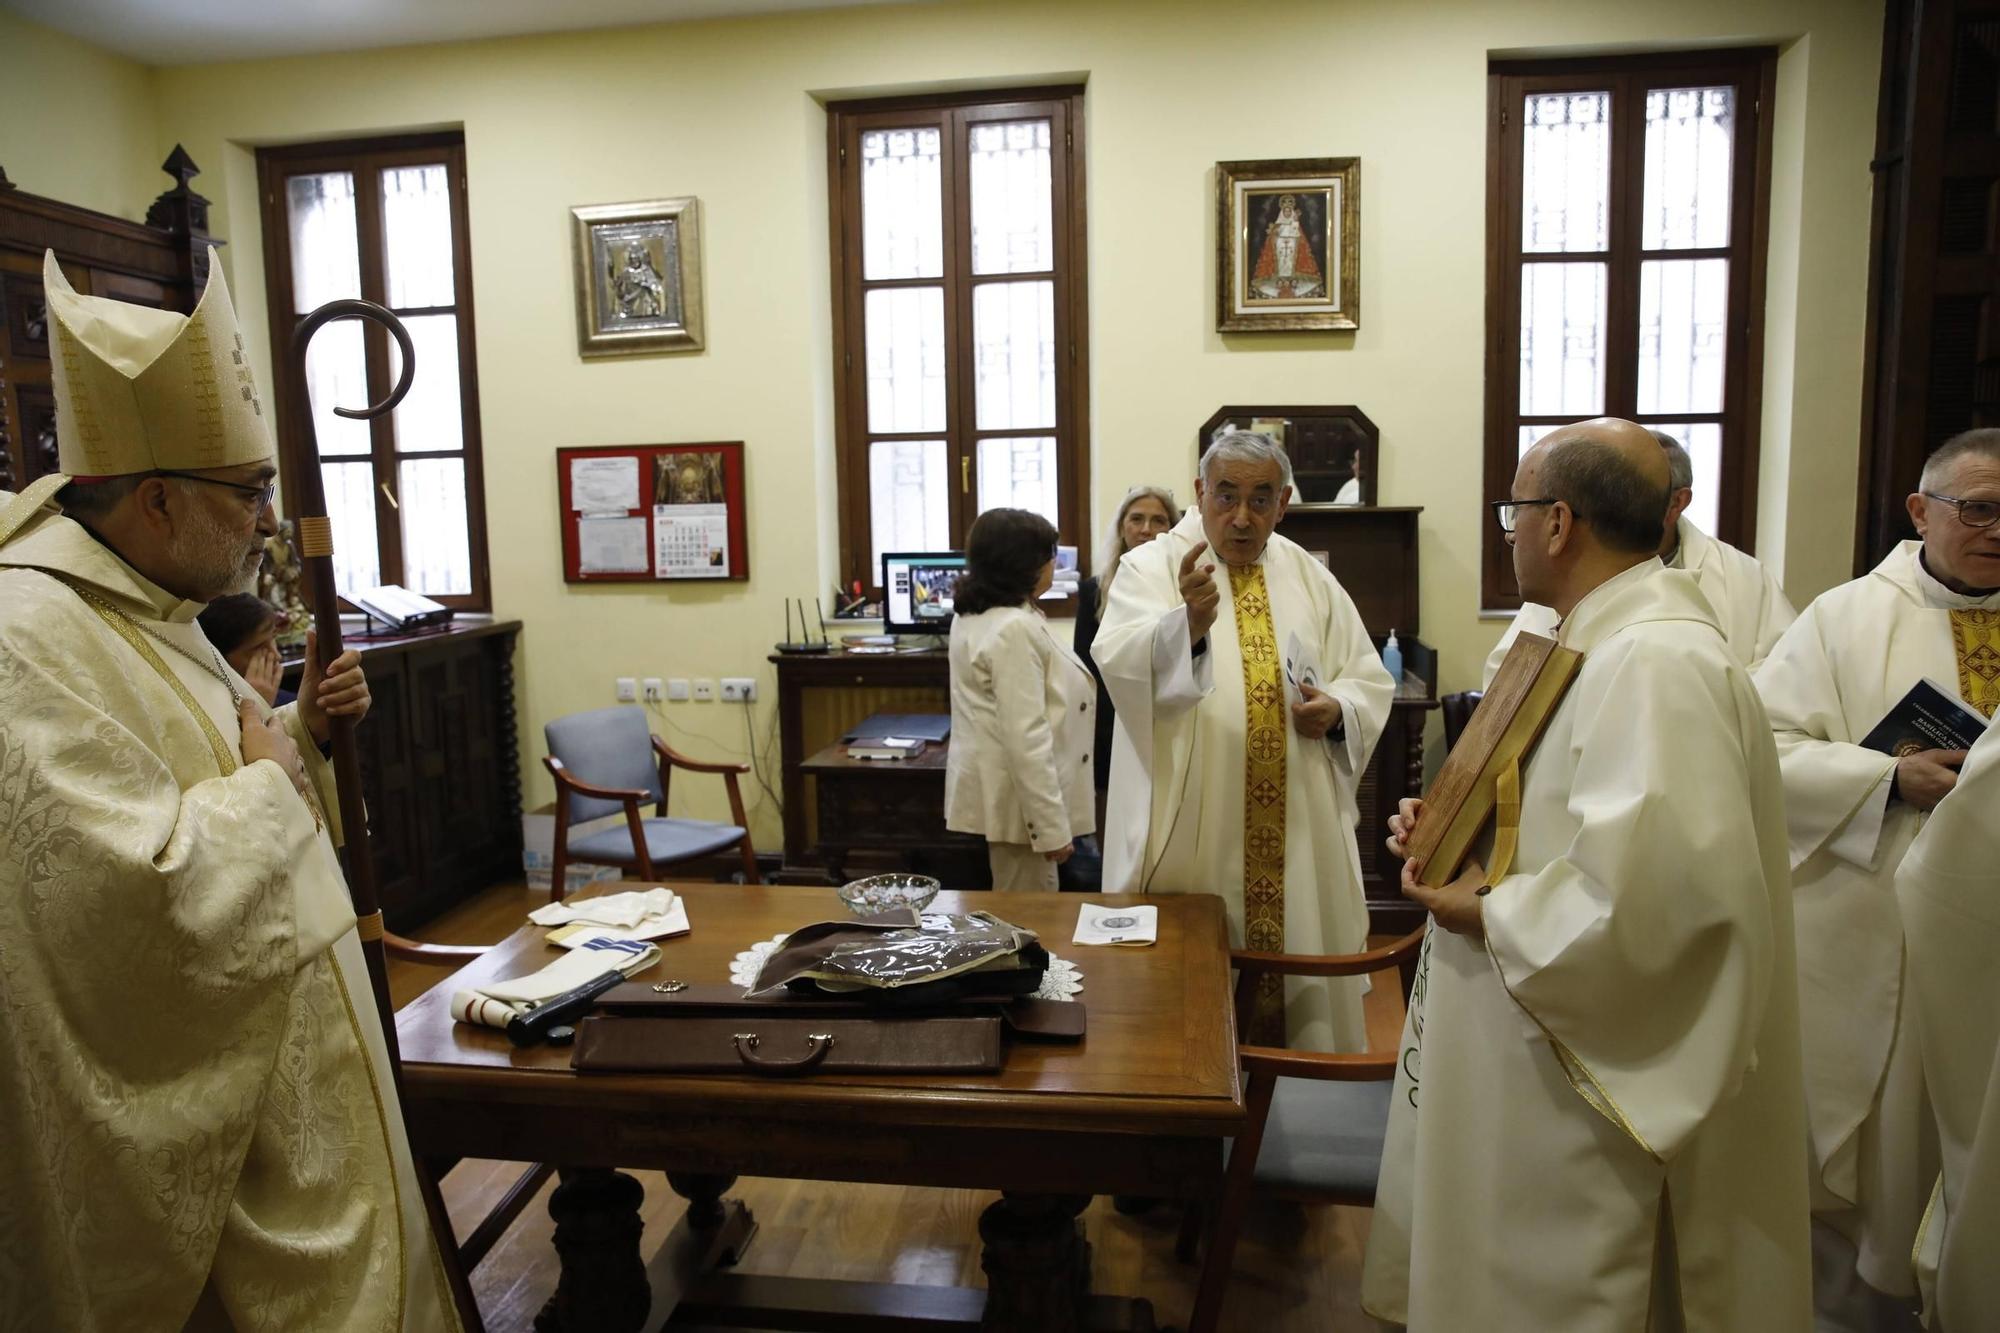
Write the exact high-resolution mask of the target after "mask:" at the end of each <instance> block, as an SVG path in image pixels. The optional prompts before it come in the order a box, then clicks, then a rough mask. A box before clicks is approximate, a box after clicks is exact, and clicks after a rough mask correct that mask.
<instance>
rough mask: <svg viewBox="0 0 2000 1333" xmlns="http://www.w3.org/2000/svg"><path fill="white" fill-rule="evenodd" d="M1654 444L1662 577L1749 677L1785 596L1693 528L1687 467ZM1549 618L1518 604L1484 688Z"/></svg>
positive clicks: (1677, 452) (1771, 579)
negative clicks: (1694, 597) (1699, 609)
mask: <svg viewBox="0 0 2000 1333" xmlns="http://www.w3.org/2000/svg"><path fill="white" fill-rule="evenodd" d="M1647 433H1648V434H1650V435H1651V436H1652V437H1653V438H1654V439H1655V440H1658V441H1659V442H1660V449H1661V450H1662V451H1663V452H1664V453H1665V454H1666V456H1667V471H1668V473H1669V474H1670V475H1671V477H1672V485H1673V490H1672V492H1671V493H1670V494H1669V495H1668V497H1667V517H1666V523H1665V527H1664V530H1663V532H1662V534H1661V537H1660V559H1661V561H1662V562H1663V563H1665V565H1666V567H1667V568H1668V569H1685V570H1686V571H1688V573H1690V574H1692V575H1694V578H1695V582H1696V583H1697V584H1699V585H1700V587H1701V595H1702V596H1704V597H1706V598H1707V599H1708V604H1709V606H1710V607H1712V608H1713V609H1714V611H1715V619H1716V623H1717V624H1719V625H1721V626H1722V637H1723V640H1724V641H1725V642H1727V643H1728V645H1729V651H1730V652H1731V653H1733V654H1735V656H1736V660H1737V661H1739V662H1741V663H1742V664H1743V665H1744V666H1746V667H1748V668H1750V669H1751V670H1752V671H1755V670H1756V669H1757V664H1758V663H1760V662H1762V661H1763V660H1764V658H1765V657H1766V655H1768V654H1769V653H1770V651H1771V649H1772V647H1773V646H1774V645H1776V643H1777V642H1778V636H1779V635H1780V634H1783V633H1784V632H1785V629H1786V627H1787V626H1789V625H1790V624H1791V623H1792V621H1793V620H1795V619H1797V618H1798V612H1796V611H1794V610H1793V609H1792V604H1791V602H1790V601H1789V600H1788V599H1787V598H1786V596H1785V589H1784V586H1783V585H1782V584H1780V583H1779V582H1778V580H1777V578H1776V577H1775V576H1774V575H1773V574H1772V573H1771V571H1770V570H1768V569H1766V568H1764V566H1763V565H1761V564H1759V563H1758V561H1757V558H1756V557H1755V556H1751V555H1746V554H1744V553H1743V552H1742V551H1739V550H1737V549H1736V548H1735V547H1734V546H1731V545H1730V544H1729V543H1728V542H1726V541H1723V540H1722V539H1721V538H1719V537H1711V536H1709V535H1708V534H1707V533H1705V532H1703V531H1702V530H1701V529H1700V528H1698V527H1696V526H1695V525H1694V520H1693V519H1691V518H1689V517H1688V516H1687V507H1688V505H1689V504H1690V503H1691V502H1692V501H1693V500H1694V460H1693V459H1691V458H1689V457H1688V451H1687V450H1686V449H1684V448H1682V447H1681V442H1680V441H1679V440H1676V439H1675V438H1674V437H1673V436H1671V435H1669V434H1667V433H1666V432H1665V431H1663V430H1655V431H1648V432H1647ZM1555 625H1556V613H1555V611H1554V609H1553V608H1551V607H1546V606H1543V605H1541V604H1540V603H1538V602H1523V603H1522V605H1521V609H1520V610H1519V611H1518V612H1516V613H1515V615H1514V620H1513V623H1511V624H1510V625H1508V626H1507V632H1506V633H1505V634H1502V635H1501V636H1500V642H1499V643H1497V644H1495V645H1494V646H1493V651H1492V653H1491V654H1489V655H1488V656H1487V658H1486V673H1485V679H1484V682H1483V683H1484V684H1485V685H1491V684H1492V683H1493V677H1494V675H1495V673H1497V672H1498V671H1499V670H1500V664H1501V663H1502V662H1503V661H1505V660H1506V658H1507V650H1508V649H1509V648H1512V647H1513V646H1514V640H1515V639H1516V638H1517V637H1519V636H1520V635H1522V634H1540V635H1543V636H1544V637H1547V636H1549V635H1551V634H1553V633H1554V631H1555Z"/></svg>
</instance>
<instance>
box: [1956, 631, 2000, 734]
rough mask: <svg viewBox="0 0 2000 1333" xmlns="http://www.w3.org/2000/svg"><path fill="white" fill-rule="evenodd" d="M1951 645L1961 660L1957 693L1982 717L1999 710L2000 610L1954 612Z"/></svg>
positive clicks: (1990, 715) (1959, 662)
mask: <svg viewBox="0 0 2000 1333" xmlns="http://www.w3.org/2000/svg"><path fill="white" fill-rule="evenodd" d="M1951 648H1952V654H1953V655H1954V656H1955V657H1957V659H1958V692H1959V693H1960V694H1961V695H1963V696H1964V697H1965V701H1966V702H1967V703H1969V704H1971V705H1972V706H1973V707H1974V708H1976V709H1978V710H1979V715H1980V716H1981V717H1992V716H1993V714H1994V712H1995V711H1996V710H2000V611H1982V610H1979V609H1978V608H1976V607H1960V608H1958V609H1957V610H1954V611H1952V612H1951Z"/></svg>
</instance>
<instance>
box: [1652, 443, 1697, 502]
mask: <svg viewBox="0 0 2000 1333" xmlns="http://www.w3.org/2000/svg"><path fill="white" fill-rule="evenodd" d="M1646 433H1647V434H1648V435H1650V436H1652V437H1653V438H1654V439H1656V440H1658V441H1659V442H1660V448H1662V449H1664V450H1666V452H1667V476H1668V477H1669V478H1671V480H1669V481H1668V482H1667V486H1668V487H1669V489H1672V490H1676V491H1689V490H1693V489H1694V460H1693V459H1692V458H1689V457H1688V451H1687V450H1686V449H1684V448H1682V447H1681V442H1680V441H1679V440H1677V439H1675V438H1674V437H1673V436H1671V435H1669V434H1667V433H1666V432H1665V431H1663V430H1648V431H1647V432H1646Z"/></svg>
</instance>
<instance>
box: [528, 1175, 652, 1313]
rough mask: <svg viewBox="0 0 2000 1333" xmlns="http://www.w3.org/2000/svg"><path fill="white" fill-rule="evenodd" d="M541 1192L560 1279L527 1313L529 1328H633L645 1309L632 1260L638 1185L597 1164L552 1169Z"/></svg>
mask: <svg viewBox="0 0 2000 1333" xmlns="http://www.w3.org/2000/svg"><path fill="white" fill-rule="evenodd" d="M556 1175H557V1178H558V1179H559V1180H560V1181H561V1182H562V1183H561V1184H559V1185H557V1186H556V1191H555V1193H554V1194H553V1195H551V1196H550V1197H549V1216H550V1217H552V1218H554V1219H555V1223H556V1234H555V1247H556V1256H557V1258H559V1259H560V1260H561V1262H562V1276H561V1278H559V1279H558V1280H557V1282H556V1292H555V1295H553V1296H551V1297H549V1299H548V1302H547V1304H545V1305H543V1306H542V1308H541V1311H540V1313H538V1314H537V1315H536V1316H535V1333H637V1330H639V1329H642V1328H644V1327H645V1324H646V1316H647V1314H648V1313H649V1312H650V1311H651V1310H652V1307H653V1293H652V1289H651V1288H650V1287H649V1286H648V1285H647V1282H646V1265H645V1264H644V1263H643V1262H642V1261H641V1260H640V1258H639V1233H640V1232H641V1231H643V1230H644V1229H645V1223H644V1222H643V1221H641V1220H640V1217H639V1205H640V1204H641V1203H643V1202H644V1201H645V1198H646V1191H645V1188H644V1187H643V1186H642V1185H640V1184H639V1182H638V1181H636V1180H634V1179H633V1178H632V1177H630V1176H628V1175H624V1174H623V1173H621V1172H617V1171H607V1170H603V1169H601V1168H589V1169H575V1170H572V1169H558V1171H557V1172H556Z"/></svg>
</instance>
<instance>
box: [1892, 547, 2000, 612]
mask: <svg viewBox="0 0 2000 1333" xmlns="http://www.w3.org/2000/svg"><path fill="white" fill-rule="evenodd" d="M1910 566H1911V569H1912V570H1913V571H1914V572H1915V574H1916V581H1917V588H1918V590H1919V591H1920V592H1922V593H1923V595H1924V601H1926V602H1927V603H1929V604H1930V605H1932V606H1936V607H1942V608H1944V609H1945V610H1947V611H1965V610H1986V611H1994V610H2000V589H1995V590H1994V591H1992V592H1989V593H1987V594H1986V595H1985V596H1983V597H1976V596H1974V595H1972V594H1971V593H1963V592H1953V591H1952V590H1951V589H1950V588H1947V587H1945V586H1944V584H1942V583H1940V582H1938V580H1937V578H1936V576H1935V575H1933V574H1932V573H1931V571H1930V569H1929V567H1928V566H1927V565H1925V563H1924V548H1923V545H1922V544H1921V543H1918V544H1917V554H1916V558H1915V559H1914V560H1912V561H1910Z"/></svg>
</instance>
